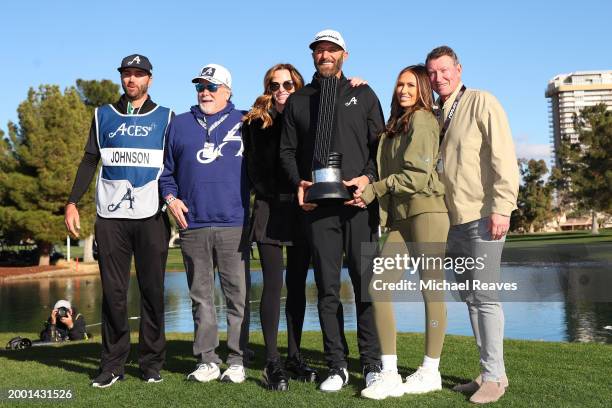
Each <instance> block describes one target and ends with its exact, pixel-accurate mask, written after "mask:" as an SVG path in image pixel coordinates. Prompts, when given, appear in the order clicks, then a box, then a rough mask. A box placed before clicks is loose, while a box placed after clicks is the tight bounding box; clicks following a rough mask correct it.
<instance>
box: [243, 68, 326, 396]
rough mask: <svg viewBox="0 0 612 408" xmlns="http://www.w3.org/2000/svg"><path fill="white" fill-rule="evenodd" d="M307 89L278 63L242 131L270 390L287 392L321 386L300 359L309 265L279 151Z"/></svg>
mask: <svg viewBox="0 0 612 408" xmlns="http://www.w3.org/2000/svg"><path fill="white" fill-rule="evenodd" d="M303 85H304V80H303V79H302V76H301V75H300V73H299V72H298V71H297V70H296V69H295V68H294V67H293V66H292V65H290V64H277V65H275V66H273V67H272V68H270V69H269V70H268V71H267V72H266V75H265V77H264V94H263V95H261V96H259V97H258V98H257V100H256V101H255V103H254V105H253V108H252V109H251V111H250V112H249V113H248V114H247V115H246V117H245V122H244V125H243V127H242V138H243V141H244V148H245V150H244V154H245V157H246V160H247V170H248V175H249V179H250V180H251V183H252V185H253V188H254V190H255V204H254V207H253V215H252V218H251V231H250V239H251V242H256V243H257V248H258V250H259V256H260V259H261V267H262V272H263V292H262V295H261V303H260V309H259V313H260V320H261V326H262V331H263V336H264V343H265V348H266V366H265V368H264V372H263V379H264V383H265V385H266V387H267V388H268V389H270V390H277V391H284V390H287V389H288V379H289V377H291V378H295V379H299V380H302V381H316V376H317V374H316V371H315V370H314V369H312V368H310V367H308V366H307V365H306V364H305V362H304V360H303V359H302V357H301V355H300V341H301V337H302V325H303V323H304V313H305V309H306V293H305V291H306V276H307V274H308V266H309V264H310V251H309V249H308V246H307V243H306V240H305V237H304V233H303V229H302V227H301V224H300V215H299V211H301V210H300V208H299V207H298V205H297V200H296V195H295V188H294V187H293V186H292V185H291V183H290V182H289V180H288V178H287V177H286V175H285V173H284V172H283V171H282V169H281V166H280V160H279V146H280V136H281V129H282V122H283V120H282V117H283V109H284V108H285V103H286V101H287V98H288V97H289V95H291V94H292V93H293V92H295V91H296V90H297V89H299V88H301V87H302V86H303ZM283 247H286V249H287V273H286V278H285V280H286V285H287V299H286V305H285V315H286V317H287V335H288V356H287V360H286V363H285V367H284V368H283V365H282V364H281V361H280V354H279V352H278V348H277V334H278V324H279V319H280V304H281V289H282V287H283V270H284V266H283Z"/></svg>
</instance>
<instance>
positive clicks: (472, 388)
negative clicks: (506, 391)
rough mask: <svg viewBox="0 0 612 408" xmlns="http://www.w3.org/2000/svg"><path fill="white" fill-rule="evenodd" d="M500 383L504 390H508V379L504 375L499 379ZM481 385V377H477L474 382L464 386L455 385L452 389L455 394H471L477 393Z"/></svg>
mask: <svg viewBox="0 0 612 408" xmlns="http://www.w3.org/2000/svg"><path fill="white" fill-rule="evenodd" d="M501 383H502V385H503V386H504V388H508V385H509V384H508V377H506V375H504V376H503V377H502V379H501ZM481 384H482V375H480V374H479V375H478V377H476V378H475V379H474V380H472V381H470V382H469V383H465V384H457V385H455V386H454V387H453V391H455V392H460V393H462V394H473V393H475V392H476V391H478V388H480V385H481Z"/></svg>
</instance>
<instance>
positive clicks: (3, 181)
mask: <svg viewBox="0 0 612 408" xmlns="http://www.w3.org/2000/svg"><path fill="white" fill-rule="evenodd" d="M17 113H18V118H19V120H18V121H19V123H18V124H14V123H11V122H9V129H8V130H9V140H6V139H3V141H2V143H0V155H1V156H2V164H1V165H0V224H1V225H2V226H3V227H2V228H3V229H5V230H7V231H10V232H11V234H14V235H15V236H17V237H19V238H20V239H22V240H32V241H34V242H36V244H37V246H38V249H39V253H40V261H39V264H41V265H44V264H48V263H49V253H50V250H51V248H52V245H53V244H54V243H57V242H61V241H63V238H64V237H65V236H66V229H65V227H64V221H63V213H64V205H65V203H66V200H67V199H68V195H69V192H70V189H71V187H72V181H73V180H74V176H75V174H76V169H77V167H78V164H79V158H80V157H81V156H82V152H83V145H84V143H85V140H86V137H87V131H88V129H89V124H90V114H89V112H88V109H87V107H86V106H85V104H84V103H83V102H82V101H81V98H80V96H79V94H78V92H77V90H76V89H75V88H73V87H70V88H67V89H66V90H65V91H64V93H63V94H62V92H61V91H60V89H59V87H58V86H55V85H41V86H40V87H39V88H38V90H34V89H32V88H31V89H30V90H29V91H28V96H27V99H26V100H25V101H24V102H22V103H21V104H20V105H19V107H18V109H17ZM91 216H93V215H91ZM83 229H84V231H83V232H84V233H85V234H89V233H91V228H90V226H88V225H84V226H83Z"/></svg>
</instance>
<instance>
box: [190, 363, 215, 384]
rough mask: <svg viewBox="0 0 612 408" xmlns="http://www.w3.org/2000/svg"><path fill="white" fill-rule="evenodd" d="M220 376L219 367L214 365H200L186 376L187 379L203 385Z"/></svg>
mask: <svg viewBox="0 0 612 408" xmlns="http://www.w3.org/2000/svg"><path fill="white" fill-rule="evenodd" d="M220 374H221V372H220V371H219V366H218V365H217V364H216V363H202V364H198V367H197V368H196V369H195V371H194V372H192V373H190V374H189V375H188V376H187V379H188V380H191V381H199V382H203V383H205V382H209V381H212V380H216V379H217V378H219V375H220Z"/></svg>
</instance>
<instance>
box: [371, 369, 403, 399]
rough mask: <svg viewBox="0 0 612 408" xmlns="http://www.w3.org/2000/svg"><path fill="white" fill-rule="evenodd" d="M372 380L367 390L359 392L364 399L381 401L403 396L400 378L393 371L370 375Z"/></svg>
mask: <svg viewBox="0 0 612 408" xmlns="http://www.w3.org/2000/svg"><path fill="white" fill-rule="evenodd" d="M372 374H373V378H372V381H371V382H370V385H368V387H367V388H364V389H363V390H361V396H362V397H364V398H369V399H374V400H382V399H385V398H387V397H401V396H402V395H404V384H403V383H402V376H401V375H399V374H398V373H396V372H394V371H383V372H381V373H372Z"/></svg>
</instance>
